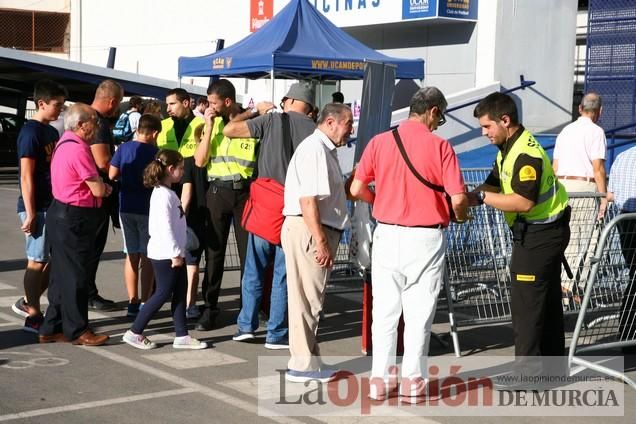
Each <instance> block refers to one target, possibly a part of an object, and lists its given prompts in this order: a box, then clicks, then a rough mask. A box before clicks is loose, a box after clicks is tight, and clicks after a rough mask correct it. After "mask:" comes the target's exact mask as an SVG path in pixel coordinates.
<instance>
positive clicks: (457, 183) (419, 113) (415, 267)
mask: <svg viewBox="0 0 636 424" xmlns="http://www.w3.org/2000/svg"><path fill="white" fill-rule="evenodd" d="M446 106H447V102H446V98H445V97H444V95H443V94H442V92H441V91H440V90H438V89H437V88H435V87H425V88H421V89H420V90H418V91H417V93H415V94H414V95H413V98H412V99H411V105H410V111H409V118H408V120H406V121H404V122H403V123H402V124H401V125H400V126H399V128H398V130H397V134H396V135H394V134H393V133H392V132H391V131H388V132H385V133H382V134H379V135H377V136H376V137H374V138H373V139H372V140H371V141H370V142H369V144H368V145H367V147H366V149H365V150H364V153H363V154H362V158H361V159H360V163H359V164H358V166H357V169H356V172H355V177H354V180H353V183H352V184H351V194H352V195H353V196H355V197H357V198H358V199H361V200H364V201H365V202H368V203H371V204H373V216H374V218H375V219H376V220H377V221H378V226H377V228H376V230H375V233H374V234H373V251H372V259H371V260H372V266H371V269H372V271H371V272H372V275H371V277H372V281H373V312H372V315H373V324H372V327H371V331H372V338H373V365H372V370H371V383H372V385H371V387H370V394H369V396H370V397H371V398H372V399H377V400H383V399H385V398H386V397H387V396H388V395H389V394H390V393H391V392H392V391H395V390H397V387H396V386H395V384H389V375H390V372H389V369H390V367H392V366H394V365H395V353H396V346H397V342H396V339H397V325H398V321H399V319H400V315H402V313H403V314H404V322H405V327H404V360H403V362H402V373H401V374H402V384H401V387H400V395H401V398H402V400H403V401H405V402H410V403H416V402H420V401H422V400H424V394H425V388H426V382H427V379H426V376H427V374H426V369H427V366H426V356H427V355H428V341H429V338H430V334H431V325H432V323H433V317H434V315H435V305H436V301H437V295H438V293H439V290H440V287H441V285H442V279H443V276H444V260H445V251H446V237H445V235H444V231H442V229H443V228H445V227H447V226H448V224H449V221H450V212H451V211H450V210H449V204H448V202H447V201H446V198H445V193H443V192H440V191H435V190H433V189H432V188H429V187H428V186H427V185H424V183H423V182H421V181H420V180H419V179H418V178H417V177H416V176H415V174H414V173H413V172H412V171H411V169H409V166H408V165H407V163H406V161H405V158H404V157H403V155H402V153H400V149H399V147H398V142H399V141H401V143H402V145H403V146H404V151H405V153H406V155H407V157H408V158H409V160H410V162H411V163H412V165H413V167H414V168H415V170H416V171H417V173H418V174H419V175H420V176H421V177H423V178H424V179H426V180H427V181H428V182H429V183H430V184H432V185H437V186H440V187H443V190H444V191H445V192H446V193H447V194H448V195H450V196H451V207H452V209H453V211H454V213H455V216H456V218H457V220H459V221H462V220H464V219H466V211H467V207H468V198H467V197H466V194H465V193H464V179H463V178H462V174H461V172H460V169H459V163H458V161H457V157H456V155H455V152H454V151H453V148H452V147H451V145H450V144H449V143H448V142H447V141H446V140H444V139H442V138H440V137H438V136H436V135H434V134H433V133H432V131H434V130H436V129H437V127H438V126H440V125H442V124H443V123H444V122H445V119H444V111H445V110H446ZM398 139H399V140H398ZM371 182H375V192H373V191H371V190H370V189H369V184H370V183H371ZM440 190H441V188H440Z"/></svg>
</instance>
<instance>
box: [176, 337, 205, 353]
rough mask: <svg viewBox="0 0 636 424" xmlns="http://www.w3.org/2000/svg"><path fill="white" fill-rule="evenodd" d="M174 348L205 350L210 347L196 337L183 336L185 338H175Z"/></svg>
mask: <svg viewBox="0 0 636 424" xmlns="http://www.w3.org/2000/svg"><path fill="white" fill-rule="evenodd" d="M172 347H173V348H175V349H192V350H197V349H205V348H207V347H208V344H207V343H206V342H202V341H200V340H198V339H195V338H194V337H190V336H183V337H175V338H174V342H172Z"/></svg>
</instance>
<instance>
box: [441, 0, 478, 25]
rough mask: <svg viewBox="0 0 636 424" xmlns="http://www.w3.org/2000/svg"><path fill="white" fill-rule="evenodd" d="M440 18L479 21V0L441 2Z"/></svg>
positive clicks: (448, 0) (446, 0)
mask: <svg viewBox="0 0 636 424" xmlns="http://www.w3.org/2000/svg"><path fill="white" fill-rule="evenodd" d="M438 15H439V16H440V17H446V18H455V19H466V20H477V0H440V3H439V13H438Z"/></svg>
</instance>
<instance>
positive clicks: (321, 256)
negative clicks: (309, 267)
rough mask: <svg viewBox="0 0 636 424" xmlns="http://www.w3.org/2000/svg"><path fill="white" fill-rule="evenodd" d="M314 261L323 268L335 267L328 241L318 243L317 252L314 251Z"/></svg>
mask: <svg viewBox="0 0 636 424" xmlns="http://www.w3.org/2000/svg"><path fill="white" fill-rule="evenodd" d="M314 259H315V260H316V263H317V264H318V266H320V267H321V268H331V266H332V265H333V257H332V256H331V251H330V250H329V245H328V244H327V240H325V241H323V242H320V243H316V250H315V251H314Z"/></svg>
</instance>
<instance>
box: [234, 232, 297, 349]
mask: <svg viewBox="0 0 636 424" xmlns="http://www.w3.org/2000/svg"><path fill="white" fill-rule="evenodd" d="M272 257H273V259H274V276H273V278H272V294H271V298H270V309H269V321H268V322H267V339H266V342H267V343H276V342H280V341H287V331H288V329H287V271H286V270H285V254H284V253H283V248H282V247H280V246H277V245H274V244H271V243H270V242H268V241H267V240H264V239H262V238H260V237H259V236H257V235H254V234H252V233H249V234H248V239H247V255H246V258H245V270H244V271H243V281H242V282H241V286H242V289H241V294H242V298H243V304H242V307H241V313H240V314H239V316H238V319H237V321H236V323H237V325H238V328H239V330H240V331H244V332H250V333H252V332H254V331H255V330H256V329H257V328H258V311H259V309H260V305H261V299H262V298H263V278H264V276H265V268H267V265H268V264H269V263H270V262H271V260H272Z"/></svg>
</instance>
